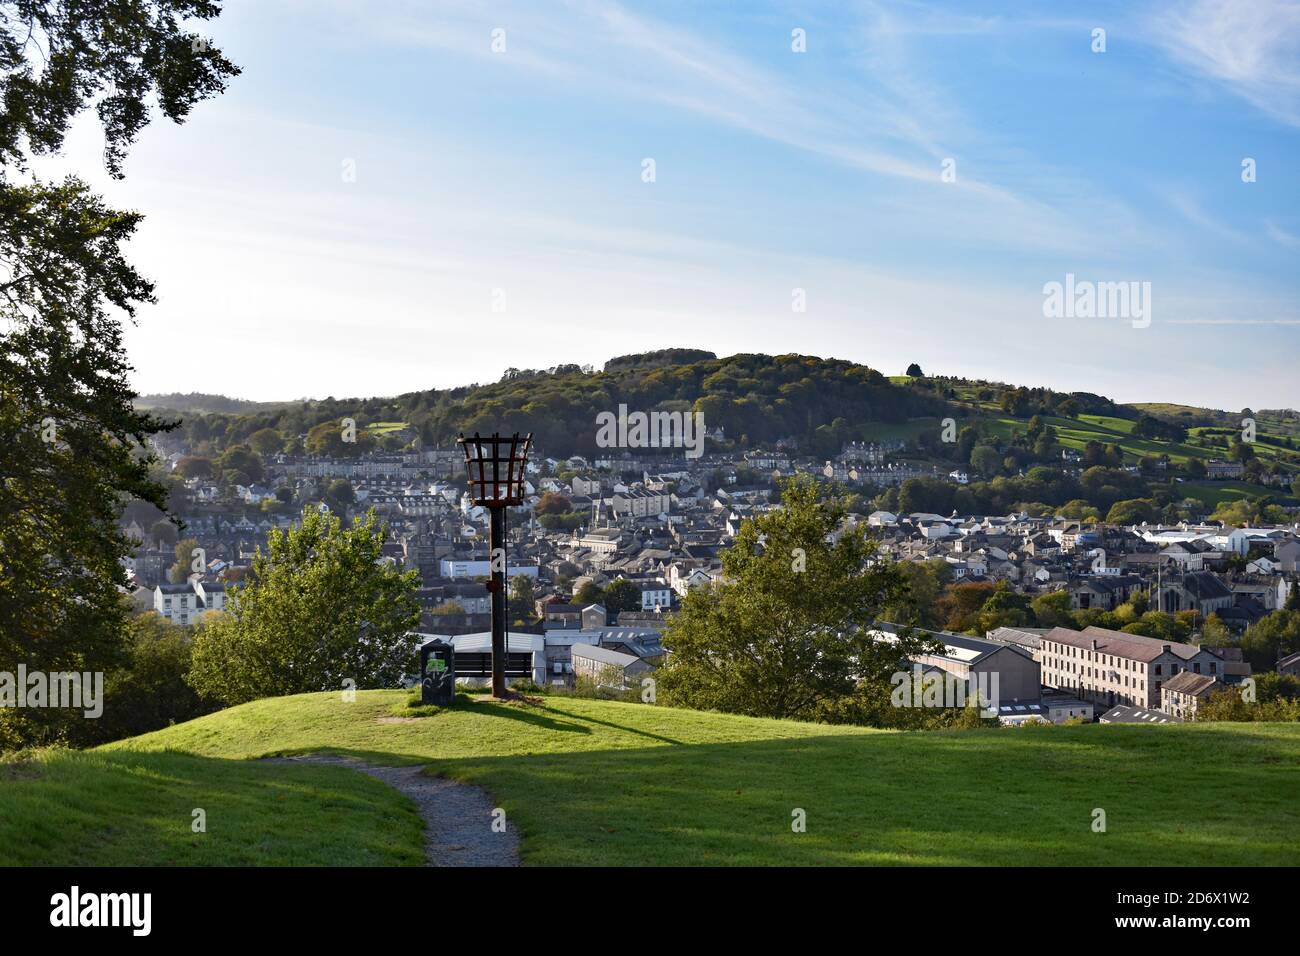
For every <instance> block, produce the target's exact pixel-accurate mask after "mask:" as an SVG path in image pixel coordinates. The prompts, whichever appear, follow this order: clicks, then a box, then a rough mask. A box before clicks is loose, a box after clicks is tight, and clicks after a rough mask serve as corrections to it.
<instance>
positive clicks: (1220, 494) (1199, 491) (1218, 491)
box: [1177, 481, 1291, 508]
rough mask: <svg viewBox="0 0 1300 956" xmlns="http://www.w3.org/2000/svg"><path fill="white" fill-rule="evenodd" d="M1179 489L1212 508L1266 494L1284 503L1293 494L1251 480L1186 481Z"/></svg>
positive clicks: (1183, 493) (1183, 495) (1185, 494)
mask: <svg viewBox="0 0 1300 956" xmlns="http://www.w3.org/2000/svg"><path fill="white" fill-rule="evenodd" d="M1177 489H1178V493H1179V494H1180V495H1181V496H1182V497H1184V498H1196V499H1198V500H1200V501H1203V502H1205V504H1206V505H1208V506H1209V507H1210V508H1214V507H1216V506H1218V505H1219V504H1220V503H1221V502H1224V501H1240V500H1241V499H1242V498H1248V499H1251V500H1254V499H1255V498H1262V497H1264V495H1272V496H1273V498H1274V499H1276V500H1277V501H1280V502H1282V503H1283V504H1285V503H1287V502H1289V501H1290V500H1291V496H1290V495H1289V494H1287V493H1286V492H1285V491H1283V490H1282V489H1279V488H1268V487H1266V486H1264V485H1257V484H1254V483H1252V482H1249V481H1184V482H1182V483H1180V484H1179V485H1178V486H1177Z"/></svg>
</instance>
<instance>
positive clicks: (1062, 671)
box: [1041, 627, 1225, 709]
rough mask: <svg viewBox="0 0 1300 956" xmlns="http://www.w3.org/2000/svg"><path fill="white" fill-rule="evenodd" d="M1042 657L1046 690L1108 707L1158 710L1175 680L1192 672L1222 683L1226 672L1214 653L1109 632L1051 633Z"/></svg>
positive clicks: (1059, 630)
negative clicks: (1169, 683)
mask: <svg viewBox="0 0 1300 956" xmlns="http://www.w3.org/2000/svg"><path fill="white" fill-rule="evenodd" d="M1041 653H1042V669H1043V683H1044V684H1045V685H1047V686H1049V687H1055V688H1057V689H1060V690H1069V691H1071V692H1072V693H1074V694H1077V695H1078V696H1079V697H1081V698H1083V699H1084V700H1088V701H1093V702H1095V703H1097V704H1104V705H1105V706H1107V707H1113V706H1115V705H1116V704H1129V705H1131V706H1135V707H1147V708H1151V709H1159V708H1160V704H1161V695H1160V691H1161V688H1162V687H1163V686H1164V684H1165V682H1166V681H1168V680H1169V679H1170V678H1172V677H1174V676H1176V675H1178V674H1181V673H1184V672H1190V673H1192V674H1203V675H1205V676H1208V677H1212V678H1216V679H1219V678H1222V677H1223V675H1224V672H1225V662H1224V660H1223V659H1222V658H1220V657H1219V656H1218V655H1216V654H1214V653H1213V652H1211V651H1210V650H1209V649H1203V648H1199V647H1192V646H1191V645H1188V644H1178V643H1170V642H1168V641H1161V640H1158V639H1156V638H1153V637H1143V636H1142V635H1140V634H1125V633H1124V632H1122V631H1112V630H1108V629H1107V628H1104V627H1089V628H1087V629H1086V630H1083V631H1072V630H1070V629H1068V628H1064V627H1055V628H1052V630H1050V631H1048V632H1047V633H1046V634H1044V635H1043V641H1042V650H1041Z"/></svg>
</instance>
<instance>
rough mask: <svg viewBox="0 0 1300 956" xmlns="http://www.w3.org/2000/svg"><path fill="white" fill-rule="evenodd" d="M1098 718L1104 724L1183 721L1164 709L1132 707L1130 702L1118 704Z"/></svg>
mask: <svg viewBox="0 0 1300 956" xmlns="http://www.w3.org/2000/svg"><path fill="white" fill-rule="evenodd" d="M1098 720H1100V721H1101V722H1102V723H1103V724H1181V723H1182V721H1181V720H1179V719H1178V718H1177V717H1174V716H1173V715H1172V714H1166V713H1165V712H1164V711H1162V710H1148V709H1147V708H1145V707H1130V706H1129V705H1128V704H1116V705H1115V706H1114V707H1112V708H1111V709H1110V710H1108V711H1106V713H1104V714H1102V715H1101V716H1100V717H1099V718H1098Z"/></svg>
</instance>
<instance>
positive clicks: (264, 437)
mask: <svg viewBox="0 0 1300 956" xmlns="http://www.w3.org/2000/svg"><path fill="white" fill-rule="evenodd" d="M248 446H249V447H250V448H252V449H253V451H255V452H257V453H258V454H259V455H261V456H262V457H263V458H267V457H269V456H270V455H274V454H275V453H276V452H278V451H279V450H280V449H281V448H283V447H284V439H283V438H281V437H280V433H279V432H278V431H276V430H275V429H274V428H259V429H258V430H257V431H255V432H253V434H251V435H249V436H248Z"/></svg>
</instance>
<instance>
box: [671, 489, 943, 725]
mask: <svg viewBox="0 0 1300 956" xmlns="http://www.w3.org/2000/svg"><path fill="white" fill-rule="evenodd" d="M781 495H782V506H781V508H780V509H778V510H774V511H770V512H767V513H765V514H762V515H758V516H756V517H753V518H749V519H746V520H745V521H744V522H743V523H742V524H741V527H740V530H739V531H738V533H737V535H736V537H735V540H734V542H733V544H732V546H731V547H730V548H728V549H727V550H726V551H724V552H723V553H722V567H723V573H724V577H723V580H722V581H721V582H716V583H714V584H713V585H712V586H710V587H707V588H695V589H693V590H691V591H690V592H689V593H688V594H687V596H686V599H685V600H684V601H683V603H682V607H681V609H680V610H679V611H678V612H677V613H676V614H674V615H673V616H672V617H671V618H670V619H669V620H668V623H667V625H666V627H665V630H664V637H663V641H664V646H665V647H666V648H668V649H669V650H670V651H671V653H670V654H669V656H668V658H667V661H666V663H665V664H664V666H663V667H662V668H661V669H660V670H659V671H658V674H657V677H658V687H659V689H660V694H661V697H660V699H661V700H663V701H664V702H665V703H671V704H675V705H680V706H685V707H694V708H701V709H708V710H720V711H725V712H728V713H741V714H751V715H755V716H765V717H789V718H802V719H810V718H814V717H817V716H824V715H827V713H828V711H832V710H833V709H834V708H836V707H837V706H841V705H843V704H844V703H845V702H846V701H848V700H850V699H853V698H857V699H859V700H862V701H864V702H875V701H878V700H880V699H882V698H883V699H884V700H885V701H886V704H885V706H887V698H888V691H889V689H890V683H889V678H890V675H891V674H893V673H894V672H896V671H897V670H898V669H899V666H900V661H901V660H902V659H903V658H904V657H906V656H908V655H909V654H913V653H919V652H921V651H922V650H924V649H927V648H930V647H931V646H932V642H930V641H928V640H925V639H922V638H919V637H914V636H911V635H909V634H904V635H902V636H901V637H900V638H899V640H898V641H897V643H891V642H887V641H883V640H879V639H877V638H876V637H875V636H873V634H872V633H871V631H870V629H871V627H872V625H873V624H874V622H875V620H876V617H877V615H878V613H879V611H880V609H881V608H883V607H884V606H885V605H887V604H889V603H891V602H893V601H896V600H898V599H899V598H900V597H901V595H902V589H903V580H902V577H901V575H900V574H899V572H898V570H897V568H895V567H894V566H893V565H892V564H890V563H888V562H883V563H880V564H872V563H870V559H871V558H872V557H873V556H874V554H875V551H876V549H875V544H874V542H872V541H871V540H870V539H869V538H868V537H867V536H866V530H865V528H863V527H861V526H860V525H854V526H846V525H845V523H844V518H845V516H846V512H845V510H844V508H843V505H842V503H841V502H839V501H837V500H836V499H834V498H830V497H824V496H823V492H822V490H821V489H820V488H819V486H818V484H817V482H816V481H814V480H813V479H812V478H810V477H808V476H798V477H795V478H792V479H789V480H787V481H785V482H783V483H782V485H781Z"/></svg>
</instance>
